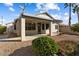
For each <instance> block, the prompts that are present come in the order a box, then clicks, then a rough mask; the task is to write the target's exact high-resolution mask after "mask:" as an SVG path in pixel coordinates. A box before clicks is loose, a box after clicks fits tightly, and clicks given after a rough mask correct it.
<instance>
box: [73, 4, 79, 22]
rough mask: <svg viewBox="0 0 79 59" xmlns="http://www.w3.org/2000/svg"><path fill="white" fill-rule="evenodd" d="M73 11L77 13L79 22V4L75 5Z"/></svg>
mask: <svg viewBox="0 0 79 59" xmlns="http://www.w3.org/2000/svg"><path fill="white" fill-rule="evenodd" d="M73 12H74V13H77V17H78V23H79V6H78V5H77V4H75V6H74V8H73Z"/></svg>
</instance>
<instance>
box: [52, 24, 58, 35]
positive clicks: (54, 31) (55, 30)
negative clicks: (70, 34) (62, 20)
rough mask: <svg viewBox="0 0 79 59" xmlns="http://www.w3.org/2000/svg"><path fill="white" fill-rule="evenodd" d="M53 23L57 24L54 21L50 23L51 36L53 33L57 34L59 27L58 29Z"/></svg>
mask: <svg viewBox="0 0 79 59" xmlns="http://www.w3.org/2000/svg"><path fill="white" fill-rule="evenodd" d="M55 25H58V24H56V23H52V24H51V28H52V30H51V31H52V36H54V35H58V34H59V28H58V29H55Z"/></svg>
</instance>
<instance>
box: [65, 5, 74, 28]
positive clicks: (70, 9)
mask: <svg viewBox="0 0 79 59" xmlns="http://www.w3.org/2000/svg"><path fill="white" fill-rule="evenodd" d="M64 6H65V8H67V7H69V27H71V11H72V6H73V3H65V4H64Z"/></svg>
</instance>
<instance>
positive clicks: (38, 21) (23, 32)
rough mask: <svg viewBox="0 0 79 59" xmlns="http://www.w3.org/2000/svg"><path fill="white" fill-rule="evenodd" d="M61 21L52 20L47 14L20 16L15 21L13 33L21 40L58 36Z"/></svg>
mask: <svg viewBox="0 0 79 59" xmlns="http://www.w3.org/2000/svg"><path fill="white" fill-rule="evenodd" d="M61 22H62V21H61V20H57V19H54V18H53V17H52V16H51V15H49V14H48V13H47V12H45V13H40V14H36V15H29V14H21V15H20V16H19V17H18V18H17V19H15V27H14V29H15V31H16V33H17V35H18V36H21V38H22V40H24V39H25V36H32V35H38V34H45V35H50V36H54V35H58V34H59V24H60V23H61Z"/></svg>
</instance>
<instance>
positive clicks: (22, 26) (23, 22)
mask: <svg viewBox="0 0 79 59" xmlns="http://www.w3.org/2000/svg"><path fill="white" fill-rule="evenodd" d="M21 40H22V41H24V40H25V18H21Z"/></svg>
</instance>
